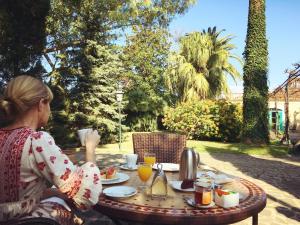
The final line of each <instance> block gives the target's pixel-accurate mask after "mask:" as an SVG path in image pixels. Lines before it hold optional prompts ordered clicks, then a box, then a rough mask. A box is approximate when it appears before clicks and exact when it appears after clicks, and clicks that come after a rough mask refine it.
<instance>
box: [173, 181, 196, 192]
mask: <svg viewBox="0 0 300 225" xmlns="http://www.w3.org/2000/svg"><path fill="white" fill-rule="evenodd" d="M181 183H182V181H181V180H173V181H170V185H171V187H172V188H174V189H175V190H178V191H184V192H193V191H195V189H194V188H186V189H182V188H181Z"/></svg>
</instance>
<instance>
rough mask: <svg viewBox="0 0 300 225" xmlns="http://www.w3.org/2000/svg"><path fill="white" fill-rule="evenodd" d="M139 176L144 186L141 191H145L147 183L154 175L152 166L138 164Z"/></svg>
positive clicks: (142, 163)
mask: <svg viewBox="0 0 300 225" xmlns="http://www.w3.org/2000/svg"><path fill="white" fill-rule="evenodd" d="M138 175H139V177H140V179H141V181H142V182H143V185H142V186H140V188H141V189H145V188H146V187H147V186H146V182H147V181H148V180H149V178H150V177H151V175H152V166H151V164H148V163H145V162H140V163H139V164H138Z"/></svg>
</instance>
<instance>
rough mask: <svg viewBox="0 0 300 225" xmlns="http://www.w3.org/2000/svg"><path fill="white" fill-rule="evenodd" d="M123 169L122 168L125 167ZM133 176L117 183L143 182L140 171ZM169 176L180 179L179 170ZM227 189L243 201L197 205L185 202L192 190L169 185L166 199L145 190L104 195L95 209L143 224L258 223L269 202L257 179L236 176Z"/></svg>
mask: <svg viewBox="0 0 300 225" xmlns="http://www.w3.org/2000/svg"><path fill="white" fill-rule="evenodd" d="M122 172H123V171H122ZM126 173H127V174H128V175H129V176H130V179H129V180H128V181H127V182H125V183H123V184H118V185H128V186H134V187H137V186H138V185H140V184H141V183H140V181H139V178H138V176H137V172H136V171H134V172H126ZM167 177H168V180H177V178H178V173H167ZM110 186H112V185H103V188H106V187H110ZM224 188H226V189H230V190H233V191H237V192H239V193H240V204H239V205H238V206H236V207H231V208H228V209H224V208H222V207H218V206H214V207H212V208H209V209H196V208H193V207H191V206H189V205H187V204H186V202H185V200H184V199H185V198H186V197H193V193H188V192H180V191H175V190H173V189H172V188H171V187H168V198H167V199H165V200H164V199H152V198H151V197H150V196H149V195H147V194H146V193H145V192H138V194H137V195H135V196H133V197H130V198H126V199H110V198H107V197H105V196H104V195H102V196H101V197H100V199H99V203H98V204H97V205H96V206H95V210H97V211H98V212H100V213H103V214H105V215H107V216H108V217H110V218H112V219H113V220H114V221H116V220H117V219H122V220H126V221H132V222H141V223H143V224H165V225H167V224H176V225H181V224H182V225H188V224H189V225H196V224H197V225H204V224H206V225H208V224H210V225H213V224H230V223H235V222H238V221H241V220H244V219H246V218H248V217H252V218H253V219H252V224H253V225H257V224H258V213H259V212H260V211H262V210H263V209H264V208H265V206H266V194H265V192H264V191H263V190H262V189H261V188H260V187H258V186H257V185H255V184H254V183H252V182H250V181H248V180H245V179H241V178H239V179H237V180H236V181H234V182H232V183H229V184H226V185H225V187H224Z"/></svg>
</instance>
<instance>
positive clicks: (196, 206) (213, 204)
mask: <svg viewBox="0 0 300 225" xmlns="http://www.w3.org/2000/svg"><path fill="white" fill-rule="evenodd" d="M185 201H186V202H187V204H189V205H190V206H193V207H195V208H199V209H209V208H212V207H214V206H215V205H216V204H215V202H213V201H212V202H211V203H210V204H209V205H199V204H197V205H196V204H195V201H194V199H192V198H185Z"/></svg>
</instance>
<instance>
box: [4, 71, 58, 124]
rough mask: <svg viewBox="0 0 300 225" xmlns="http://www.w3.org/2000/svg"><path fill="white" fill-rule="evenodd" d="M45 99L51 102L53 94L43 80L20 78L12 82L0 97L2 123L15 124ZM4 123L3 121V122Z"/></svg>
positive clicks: (24, 76)
mask: <svg viewBox="0 0 300 225" xmlns="http://www.w3.org/2000/svg"><path fill="white" fill-rule="evenodd" d="M41 99H43V100H46V101H48V102H51V101H52V99H53V94H52V92H51V90H50V88H49V87H48V86H47V85H46V84H44V83H43V82H42V81H41V80H38V79H36V78H34V77H31V76H26V75H22V76H18V77H16V78H14V79H13V80H11V81H10V82H9V83H8V84H7V87H6V88H5V90H4V93H3V96H1V97H0V121H2V120H4V122H6V123H10V122H13V121H14V120H15V119H16V118H17V117H18V116H19V115H21V114H22V113H24V112H26V111H28V110H29V109H30V108H32V107H33V106H35V105H37V104H38V103H39V101H40V100H41ZM2 122H3V121H2Z"/></svg>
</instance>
